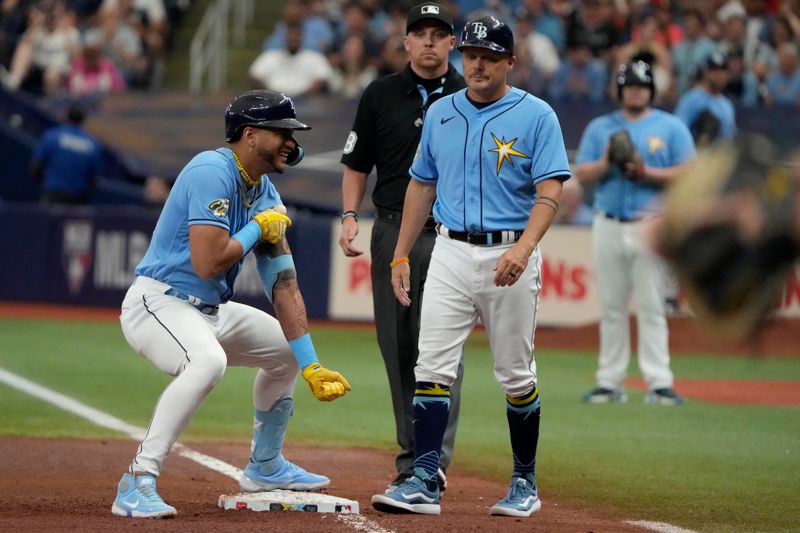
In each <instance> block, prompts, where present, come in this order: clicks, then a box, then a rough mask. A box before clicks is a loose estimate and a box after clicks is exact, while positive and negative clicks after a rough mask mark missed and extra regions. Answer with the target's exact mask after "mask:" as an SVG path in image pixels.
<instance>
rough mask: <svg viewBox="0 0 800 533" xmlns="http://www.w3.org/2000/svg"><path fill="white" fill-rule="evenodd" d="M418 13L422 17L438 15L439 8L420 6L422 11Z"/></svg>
mask: <svg viewBox="0 0 800 533" xmlns="http://www.w3.org/2000/svg"><path fill="white" fill-rule="evenodd" d="M420 13H422V14H423V15H438V14H439V6H422V9H420Z"/></svg>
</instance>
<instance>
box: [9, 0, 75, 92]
mask: <svg viewBox="0 0 800 533" xmlns="http://www.w3.org/2000/svg"><path fill="white" fill-rule="evenodd" d="M30 20H31V22H30V26H29V28H28V30H27V31H26V32H25V34H24V35H23V36H22V40H21V41H20V42H19V45H18V46H17V49H16V50H15V51H14V57H13V58H12V60H11V71H10V72H9V77H8V85H9V86H10V87H11V89H17V88H21V89H23V90H26V91H28V92H32V93H36V94H42V93H43V94H44V95H46V96H55V95H56V93H58V91H59V90H60V89H61V87H62V85H63V83H64V79H65V77H66V75H67V73H68V72H69V67H70V64H71V63H72V58H73V57H75V56H76V55H77V54H78V52H79V50H80V35H79V34H78V30H77V29H76V27H75V17H74V15H73V14H72V13H70V12H63V11H61V10H60V8H58V7H54V8H53V9H50V10H48V11H41V10H39V9H33V10H32V12H31V19H30Z"/></svg>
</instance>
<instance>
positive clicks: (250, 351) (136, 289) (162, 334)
mask: <svg viewBox="0 0 800 533" xmlns="http://www.w3.org/2000/svg"><path fill="white" fill-rule="evenodd" d="M167 289H169V285H167V284H165V283H162V282H160V281H156V280H154V279H151V278H146V277H141V276H140V277H138V278H136V280H135V281H134V284H133V285H131V288H130V289H128V292H127V294H126V295H125V299H124V300H123V302H122V314H121V316H120V323H121V324H122V332H123V334H124V335H125V339H126V340H127V341H128V344H130V345H131V347H132V348H133V349H134V350H136V351H137V352H138V353H139V354H140V355H141V356H142V357H144V358H145V359H147V360H148V361H150V362H151V363H153V364H154V365H156V366H157V367H158V368H159V369H160V370H161V371H162V372H166V373H167V374H170V375H172V376H176V377H175V379H174V380H173V381H172V383H170V384H169V386H167V388H166V389H165V390H164V392H163V393H162V394H161V397H160V398H159V399H158V402H157V403H156V407H155V410H154V411H153V418H152V420H151V422H150V425H149V427H148V428H147V434H146V436H145V438H144V440H143V441H142V443H141V444H140V446H139V449H138V451H137V453H136V457H135V458H134V460H133V464H132V465H131V471H132V472H134V471H135V472H150V473H151V474H154V475H158V474H159V473H160V471H161V465H162V464H163V462H164V459H165V458H166V457H167V454H168V453H169V451H170V449H171V448H172V445H173V444H174V443H175V441H176V440H177V439H178V436H179V435H180V434H181V432H182V431H183V430H184V428H185V427H186V426H187V425H188V424H189V421H190V420H191V419H192V417H193V416H194V414H195V412H197V409H198V408H199V407H200V405H201V404H202V403H203V400H204V399H205V397H206V396H207V395H208V393H209V392H211V389H213V388H214V385H216V384H217V382H218V381H219V380H220V379H221V378H222V375H223V374H224V373H225V368H226V367H227V365H234V366H247V367H255V368H260V370H259V371H258V373H257V374H256V378H255V383H254V384H253V404H254V406H255V408H256V409H258V410H261V411H267V410H269V409H270V408H271V407H272V405H273V404H274V403H275V402H276V401H278V400H280V399H281V398H285V397H287V396H291V395H292V392H293V390H294V384H295V379H296V378H297V371H298V367H297V362H296V360H295V357H294V354H293V353H292V350H291V348H290V347H289V343H288V342H287V340H286V337H285V336H284V334H283V331H282V330H281V327H280V324H279V323H278V321H277V320H276V319H275V318H273V317H272V316H270V315H268V314H267V313H265V312H263V311H260V310H258V309H255V308H253V307H249V306H246V305H242V304H238V303H235V302H228V303H225V304H222V305H220V306H219V311H218V313H217V314H216V315H215V316H209V315H205V314H203V313H201V312H200V311H198V310H197V309H196V308H195V307H193V306H192V305H191V304H189V303H188V302H185V301H183V300H180V299H178V298H176V297H175V296H167V295H165V294H164V291H166V290H167Z"/></svg>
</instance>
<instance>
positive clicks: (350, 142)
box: [342, 131, 358, 154]
mask: <svg viewBox="0 0 800 533" xmlns="http://www.w3.org/2000/svg"><path fill="white" fill-rule="evenodd" d="M356 141H358V135H357V134H356V132H354V131H351V132H350V134H349V135H348V136H347V141H346V142H345V143H344V150H342V151H343V152H344V153H345V154H349V153H352V151H353V148H355V147H356Z"/></svg>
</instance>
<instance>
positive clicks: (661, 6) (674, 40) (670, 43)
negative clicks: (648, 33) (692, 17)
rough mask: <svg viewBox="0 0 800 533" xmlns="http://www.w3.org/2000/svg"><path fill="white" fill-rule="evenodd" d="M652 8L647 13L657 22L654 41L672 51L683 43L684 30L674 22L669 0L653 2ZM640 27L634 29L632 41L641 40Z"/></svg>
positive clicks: (653, 0) (655, 0)
mask: <svg viewBox="0 0 800 533" xmlns="http://www.w3.org/2000/svg"><path fill="white" fill-rule="evenodd" d="M650 5H651V7H650V8H648V9H647V10H646V11H645V12H646V13H647V14H648V15H649V16H652V17H653V18H654V19H655V21H656V28H657V29H656V32H655V37H654V40H655V42H657V43H658V44H660V45H661V46H663V47H665V48H666V49H667V50H671V49H672V48H674V47H675V46H677V45H679V44H681V43H682V42H683V38H684V33H683V28H681V26H680V25H678V24H677V23H675V22H674V20H673V19H674V18H675V17H674V16H673V13H672V10H671V8H670V1H669V0H652V1H651V2H650ZM639 31H640V29H639V28H638V27H634V28H633V34H632V35H631V40H632V41H637V40H639V35H638V32H639Z"/></svg>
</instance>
